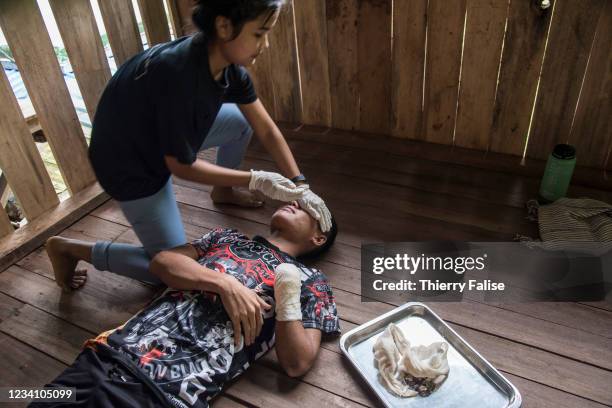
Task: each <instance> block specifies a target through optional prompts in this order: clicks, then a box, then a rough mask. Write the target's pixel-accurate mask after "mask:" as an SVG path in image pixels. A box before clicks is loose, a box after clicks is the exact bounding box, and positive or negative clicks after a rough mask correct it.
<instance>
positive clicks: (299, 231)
mask: <svg viewBox="0 0 612 408" xmlns="http://www.w3.org/2000/svg"><path fill="white" fill-rule="evenodd" d="M270 228H271V229H272V230H273V231H274V230H280V231H283V232H285V233H287V234H290V236H291V237H292V238H294V241H295V242H298V243H304V245H305V246H314V245H316V244H317V243H319V245H320V244H321V242H320V240H321V237H323V238H324V239H323V242H325V239H326V238H325V235H324V234H323V233H322V232H321V229H320V228H319V223H318V222H317V221H316V220H315V219H314V218H312V217H311V216H310V214H308V213H307V212H306V211H304V210H303V209H301V208H300V206H299V205H298V203H297V202H296V201H293V202H291V203H288V204H286V205H283V206H282V207H280V208H279V209H278V210H276V212H275V213H274V214H272V219H271V220H270Z"/></svg>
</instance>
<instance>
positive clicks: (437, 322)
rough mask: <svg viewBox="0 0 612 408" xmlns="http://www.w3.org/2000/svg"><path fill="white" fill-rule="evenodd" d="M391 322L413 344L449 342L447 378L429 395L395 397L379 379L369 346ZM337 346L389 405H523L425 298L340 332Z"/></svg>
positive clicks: (498, 407) (516, 393) (450, 407)
mask: <svg viewBox="0 0 612 408" xmlns="http://www.w3.org/2000/svg"><path fill="white" fill-rule="evenodd" d="M389 323H395V324H396V325H397V326H398V327H399V328H401V329H402V331H403V332H404V334H405V335H406V338H407V339H408V340H409V341H410V342H411V343H412V344H413V345H419V344H429V343H432V342H434V341H446V342H447V343H448V345H449V348H448V364H449V366H450V372H449V375H448V378H447V379H446V381H444V383H443V384H442V386H440V388H439V389H438V390H437V391H435V392H434V393H432V394H431V395H430V396H428V397H419V396H416V397H413V398H399V397H396V396H394V395H393V394H391V393H389V392H388V391H387V390H386V389H385V388H384V387H383V386H382V385H381V384H380V383H379V382H378V378H377V375H378V370H377V369H376V368H375V367H374V355H373V353H372V346H373V345H374V342H375V341H376V339H377V338H378V336H380V334H381V333H382V332H383V331H384V329H385V328H386V327H387V325H388V324H389ZM340 348H341V349H342V352H343V353H344V355H345V356H347V357H348V359H349V360H350V361H351V363H352V364H353V365H354V366H355V368H356V369H357V371H358V372H359V374H361V376H362V377H363V378H364V379H365V381H366V382H367V384H368V385H369V386H370V388H371V389H372V390H373V391H374V393H376V395H377V396H378V397H379V398H380V400H381V401H382V403H383V404H384V405H385V406H387V407H410V408H413V407H430V408H431V407H435V408H438V407H444V408H454V407H457V408H458V407H461V408H464V407H479V408H485V407H491V408H502V407H506V408H515V407H520V406H521V394H520V393H519V391H518V390H517V389H516V387H515V386H514V385H512V384H511V383H510V382H509V381H508V380H507V379H506V378H505V377H504V376H503V375H502V374H501V373H500V372H499V371H497V370H496V369H495V368H494V367H493V366H492V365H491V364H490V363H489V362H488V361H487V360H485V359H484V358H483V357H482V356H481V355H480V354H478V352H477V351H476V350H474V349H473V348H472V347H471V346H470V345H469V344H468V343H467V342H466V341H465V340H463V339H462V338H461V336H459V335H458V334H457V333H456V332H455V331H454V330H453V329H451V328H450V327H449V326H448V325H447V324H446V323H445V322H444V321H443V320H442V319H441V318H440V317H438V315H436V314H435V313H434V312H433V311H432V310H431V309H430V308H428V307H427V306H425V305H424V304H423V303H416V302H413V303H406V304H405V305H403V306H400V307H398V308H396V309H393V310H391V311H390V312H388V313H385V314H384V315H382V316H380V317H377V318H376V319H374V320H371V321H369V322H367V323H365V324H362V325H361V326H359V327H356V328H354V329H353V330H351V331H349V332H348V333H346V334H344V335H343V336H342V338H341V339H340ZM509 358H510V356H509Z"/></svg>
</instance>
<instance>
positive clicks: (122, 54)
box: [98, 0, 143, 67]
mask: <svg viewBox="0 0 612 408" xmlns="http://www.w3.org/2000/svg"><path fill="white" fill-rule="evenodd" d="M98 4H99V5H100V13H101V14H102V19H103V20H104V27H106V34H107V35H108V42H109V43H110V46H111V49H112V50H113V56H114V57H115V62H116V63H117V67H119V66H120V65H121V64H123V63H124V62H125V61H127V60H128V59H129V58H130V57H131V56H132V55H134V54H137V53H139V52H140V51H142V50H143V47H142V41H141V40H140V33H139V32H138V23H137V22H136V14H135V13H134V8H133V7H132V2H131V1H130V0H101V1H98Z"/></svg>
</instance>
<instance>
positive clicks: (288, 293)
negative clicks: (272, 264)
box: [274, 263, 302, 322]
mask: <svg viewBox="0 0 612 408" xmlns="http://www.w3.org/2000/svg"><path fill="white" fill-rule="evenodd" d="M274 275H275V278H274V298H275V299H276V320H278V321H280V322H287V321H294V320H302V306H301V303H300V294H301V292H302V279H301V275H302V273H301V272H300V270H299V269H298V267H297V266H295V265H293V264H290V263H282V264H280V265H278V266H277V267H276V269H274Z"/></svg>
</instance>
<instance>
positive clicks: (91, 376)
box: [29, 348, 169, 408]
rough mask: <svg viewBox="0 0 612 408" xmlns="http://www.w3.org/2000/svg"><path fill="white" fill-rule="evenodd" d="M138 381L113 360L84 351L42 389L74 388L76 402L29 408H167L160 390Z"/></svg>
mask: <svg viewBox="0 0 612 408" xmlns="http://www.w3.org/2000/svg"><path fill="white" fill-rule="evenodd" d="M142 375H144V374H142ZM139 377H140V375H138V373H135V372H133V370H130V369H128V367H127V366H126V365H125V364H124V363H122V362H120V361H118V360H117V359H116V358H113V357H112V356H107V355H105V354H104V353H100V354H99V353H96V352H95V351H93V350H92V349H90V348H85V350H83V351H82V352H81V354H79V355H78V357H77V358H76V360H75V361H74V363H72V365H71V366H70V367H68V368H67V369H66V370H64V372H62V373H61V374H60V375H59V376H58V377H57V378H56V379H55V380H53V381H52V382H51V383H49V384H46V385H45V387H74V388H76V402H33V403H31V404H30V405H29V407H33V408H34V407H67V406H76V407H100V408H117V407H126V408H128V407H145V408H153V407H168V406H169V404H168V402H167V400H166V399H165V398H164V396H163V394H162V393H161V390H159V389H157V390H155V389H152V386H151V385H150V384H147V383H146V379H143V378H139ZM143 380H145V381H143Z"/></svg>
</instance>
